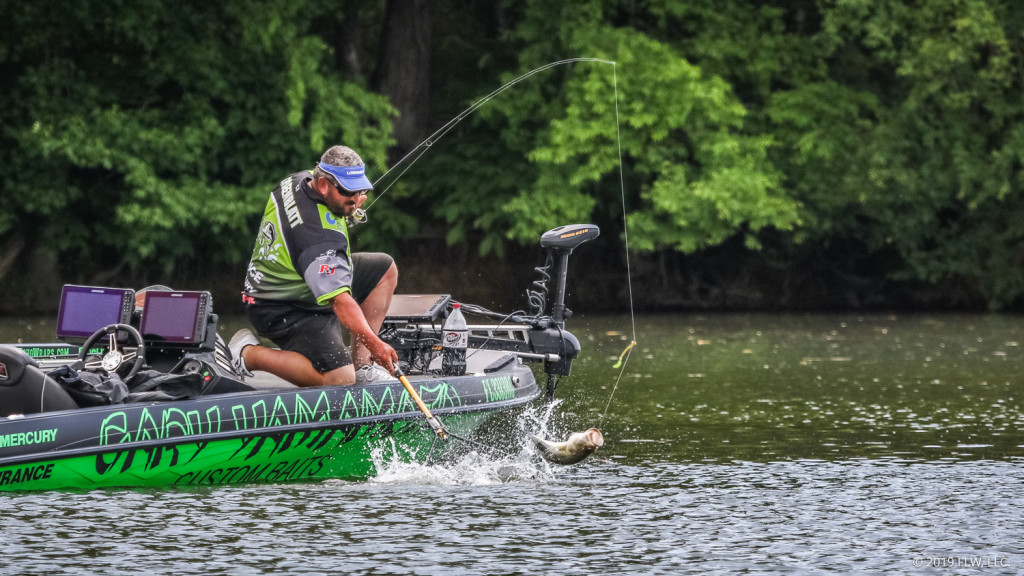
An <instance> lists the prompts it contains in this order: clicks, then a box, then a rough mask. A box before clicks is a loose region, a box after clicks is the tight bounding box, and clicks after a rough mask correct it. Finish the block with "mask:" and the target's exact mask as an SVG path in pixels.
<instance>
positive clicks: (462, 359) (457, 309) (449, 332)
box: [441, 303, 469, 376]
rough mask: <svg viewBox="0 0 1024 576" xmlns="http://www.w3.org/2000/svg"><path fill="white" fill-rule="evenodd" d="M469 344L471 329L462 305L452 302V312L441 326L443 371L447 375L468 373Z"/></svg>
mask: <svg viewBox="0 0 1024 576" xmlns="http://www.w3.org/2000/svg"><path fill="white" fill-rule="evenodd" d="M468 344H469V329H468V328H467V327H466V317H465V316H463V315H462V305H461V304H459V303H455V304H452V311H451V314H449V315H448V318H446V319H445V321H444V326H442V327H441V373H442V374H444V375H445V376H461V375H463V374H465V373H466V346H467V345H468Z"/></svg>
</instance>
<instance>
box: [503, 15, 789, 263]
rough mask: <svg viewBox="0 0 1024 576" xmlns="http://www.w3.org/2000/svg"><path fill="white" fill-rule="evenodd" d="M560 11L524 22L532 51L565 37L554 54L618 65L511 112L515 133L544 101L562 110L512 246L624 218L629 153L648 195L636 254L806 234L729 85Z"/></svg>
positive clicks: (585, 68)
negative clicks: (601, 216)
mask: <svg viewBox="0 0 1024 576" xmlns="http://www.w3.org/2000/svg"><path fill="white" fill-rule="evenodd" d="M597 4H599V3H590V4H588V5H587V6H589V7H591V8H593V7H595V6H596V5H597ZM551 10H554V11H556V12H558V13H557V14H551V13H550V12H544V11H542V10H540V9H539V8H538V9H537V10H536V14H535V18H534V19H533V20H530V21H528V22H526V23H524V25H523V26H522V27H521V30H522V32H521V33H522V35H523V37H524V39H525V40H527V41H530V40H532V39H535V38H547V39H549V40H548V41H549V42H550V39H551V38H556V37H558V34H564V35H565V36H564V37H562V38H560V40H561V41H562V43H563V45H555V46H551V47H550V48H548V47H544V50H552V51H556V50H560V49H561V50H564V51H567V52H570V53H575V54H582V55H587V56H589V57H594V58H599V59H602V60H606V61H613V62H614V63H615V64H614V65H612V64H600V63H594V62H586V63H579V64H576V65H574V69H573V71H572V74H571V75H569V76H568V77H567V79H566V81H565V84H564V86H563V87H561V94H559V95H558V97H557V98H552V97H551V96H550V95H548V94H545V93H544V86H543V85H530V86H529V87H525V88H524V89H523V90H524V91H528V90H532V91H533V94H532V95H529V96H527V97H526V98H524V100H525V101H526V102H528V103H530V104H531V105H530V106H520V107H516V108H514V109H509V108H504V109H503V111H504V112H505V113H506V114H508V115H509V123H510V125H511V126H512V127H514V128H515V127H517V126H520V125H528V124H529V123H530V122H532V121H533V120H534V118H535V117H536V110H537V109H538V106H537V105H538V104H539V103H540V102H542V101H549V102H552V101H553V102H555V103H557V105H554V106H552V105H549V108H552V109H553V110H552V113H553V114H554V116H553V118H552V120H551V121H550V125H549V128H548V129H547V130H544V131H542V133H543V134H544V140H542V141H540V142H537V143H535V144H534V147H533V148H532V150H530V151H529V158H530V159H531V161H533V162H534V164H535V166H536V168H537V172H538V175H537V177H536V180H535V181H534V183H533V187H532V189H528V190H524V191H522V192H521V193H520V194H519V195H517V197H516V198H514V199H513V200H512V201H510V202H509V203H508V204H507V205H506V207H505V209H506V211H507V212H508V213H509V214H510V215H511V216H512V217H513V224H512V227H511V229H510V235H511V236H512V237H514V238H517V239H520V240H522V241H530V240H532V239H534V238H536V236H537V234H538V232H539V231H542V230H544V229H547V228H550V227H552V226H555V225H557V224H559V223H564V222H570V221H587V220H591V219H593V214H592V213H593V210H594V209H595V206H597V205H598V204H599V203H600V202H602V201H603V203H604V204H605V205H606V206H607V208H608V209H607V210H606V211H607V212H613V211H612V210H610V208H611V207H612V206H615V210H614V212H618V213H621V207H620V206H617V205H616V204H615V201H616V200H618V199H619V196H620V194H621V190H620V179H619V178H618V176H619V165H620V159H619V154H620V148H619V142H621V155H622V163H623V171H626V170H628V171H629V173H630V175H631V178H630V180H631V182H632V183H633V185H635V186H636V187H637V188H638V189H639V191H640V194H641V203H640V204H639V206H637V207H635V208H634V209H633V210H631V211H630V214H629V217H630V219H629V226H630V227H631V230H630V231H631V232H632V233H633V234H632V235H631V240H632V241H633V242H634V243H633V247H634V248H639V249H644V250H655V249H660V248H664V247H668V248H673V249H676V250H680V251H682V252H687V253H689V252H694V251H696V250H699V249H701V248H704V247H707V246H713V245H716V244H720V243H721V242H723V241H725V240H726V239H728V238H730V237H733V236H735V235H737V234H739V235H743V236H744V237H745V239H746V243H747V245H748V246H749V247H751V248H757V247H758V246H759V242H758V240H757V237H756V233H757V232H758V231H760V230H761V229H763V228H765V227H773V228H778V229H782V230H788V229H791V228H793V227H794V226H795V225H796V224H797V221H798V218H797V206H796V204H795V202H793V201H792V200H791V199H790V198H788V197H787V196H786V195H785V194H784V193H782V190H781V189H780V188H779V185H778V183H779V174H778V173H777V172H776V170H775V169H774V168H773V167H772V165H771V164H770V163H769V162H768V161H767V150H768V147H769V145H770V142H771V140H770V138H767V137H764V136H759V135H756V134H751V133H749V132H747V131H746V130H745V128H744V117H745V115H746V110H745V108H744V107H743V106H742V104H741V103H740V102H739V101H738V100H737V98H736V97H735V96H734V94H733V93H732V90H731V89H730V87H729V85H728V84H727V83H726V82H724V81H723V80H722V79H721V78H719V77H715V76H708V75H706V74H705V73H703V72H702V71H701V69H700V68H699V67H697V66H694V65H693V64H691V63H690V62H688V61H687V60H686V59H685V58H683V57H682V56H681V55H680V54H679V53H678V52H677V51H676V50H674V49H673V48H672V47H671V46H669V45H666V44H664V43H661V42H658V41H656V40H654V39H652V38H650V37H648V36H646V35H643V34H639V33H637V32H636V31H634V30H631V29H629V28H611V27H608V26H604V25H602V24H601V23H600V22H599V21H589V19H591V18H595V17H596V16H595V14H596V13H597V11H596V9H592V10H590V11H588V10H586V9H583V10H580V7H579V6H578V5H573V6H572V7H568V8H552V9H551ZM551 28H555V30H552V29H551ZM539 45H540V46H543V42H542V43H540V44H539ZM537 46H538V45H537V44H531V48H529V49H526V50H524V53H523V54H524V56H523V61H524V67H526V66H531V65H533V64H534V63H535V62H537V61H539V60H543V59H544V58H546V57H547V56H546V55H544V54H541V53H539V52H541V51H542V50H541V49H540V48H538V47H537ZM616 95H617V99H616ZM518 113H522V114H523V116H519V115H518ZM519 131H523V130H522V129H520V130H519Z"/></svg>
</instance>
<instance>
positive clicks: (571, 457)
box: [530, 428, 604, 465]
mask: <svg viewBox="0 0 1024 576" xmlns="http://www.w3.org/2000/svg"><path fill="white" fill-rule="evenodd" d="M530 439H531V440H533V443H534V444H536V445H537V450H538V451H539V452H540V455H541V456H543V457H544V459H545V460H547V461H548V462H551V463H554V464H566V465H567V464H575V463H577V462H580V461H581V460H583V459H584V458H586V457H587V456H590V455H591V454H593V453H594V451H595V450H597V449H598V448H600V447H601V446H603V445H604V436H602V435H601V431H600V430H598V429H597V428H590V429H589V430H586V431H584V432H575V433H573V434H571V435H570V436H569V439H568V440H566V441H565V442H551V441H550V440H545V439H543V438H541V437H540V436H537V435H535V434H531V435H530Z"/></svg>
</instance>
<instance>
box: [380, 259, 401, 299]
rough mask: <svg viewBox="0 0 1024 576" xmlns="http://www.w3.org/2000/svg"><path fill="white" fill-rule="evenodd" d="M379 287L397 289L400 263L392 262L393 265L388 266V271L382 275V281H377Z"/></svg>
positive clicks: (392, 290)
mask: <svg viewBox="0 0 1024 576" xmlns="http://www.w3.org/2000/svg"><path fill="white" fill-rule="evenodd" d="M377 286H378V287H383V288H390V291H391V292H394V291H395V288H396V287H397V286H398V265H397V264H395V263H394V262H391V266H389V267H388V270H387V272H385V273H384V276H383V277H381V279H380V282H378V283H377Z"/></svg>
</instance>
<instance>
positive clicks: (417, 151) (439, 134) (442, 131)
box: [364, 58, 621, 212]
mask: <svg viewBox="0 0 1024 576" xmlns="http://www.w3.org/2000/svg"><path fill="white" fill-rule="evenodd" d="M575 62H597V63H600V64H610V65H611V66H612V67H613V69H614V67H615V62H614V61H612V60H602V59H600V58H567V59H565V60H559V61H557V62H550V63H548V64H545V65H543V66H540V67H538V68H534V69H533V70H530V71H529V72H526V73H525V74H523V75H521V76H519V77H517V78H515V79H513V80H510V81H509V82H506V83H505V84H504V85H502V86H500V87H499V88H496V89H495V90H493V91H492V92H491V93H490V94H488V95H486V96H484V97H483V98H481V99H480V100H477V101H476V102H475V103H473V105H472V106H470V107H469V108H466V109H465V110H463V111H462V112H460V113H459V114H458V115H457V116H455V117H454V118H452V119H451V120H449V121H448V122H447V123H446V124H445V125H444V126H441V127H440V128H438V129H437V130H436V131H434V133H433V134H431V135H430V136H427V137H426V138H425V139H424V140H423V141H422V142H420V143H419V144H417V145H416V147H415V148H413V149H412V150H410V151H409V152H408V153H406V155H405V156H403V157H402V159H401V160H399V161H398V162H396V163H395V165H394V166H392V167H391V168H389V169H388V170H387V171H386V172H384V173H383V174H381V175H380V177H378V178H377V180H376V181H374V182H373V187H374V189H375V190H376V188H377V186H378V185H379V184H380V182H381V181H384V179H385V178H387V177H388V175H389V174H391V173H392V172H393V171H395V170H396V169H398V167H400V166H402V165H403V164H405V163H406V161H407V160H409V162H408V165H405V166H404V168H403V169H402V171H401V172H400V173H399V174H398V175H397V176H395V178H394V179H393V180H391V182H390V183H388V185H387V186H386V187H385V188H384V189H383V190H381V191H380V193H378V194H375V195H374V199H373V201H371V202H370V205H369V206H367V207H366V209H369V208H372V207H373V205H374V203H376V202H377V200H380V199H381V197H383V196H384V194H386V193H387V191H388V190H390V189H391V187H392V186H393V185H394V184H395V182H398V181H399V180H400V179H401V178H402V176H403V175H405V173H406V172H408V171H409V169H410V168H412V166H413V164H415V163H416V162H417V161H418V160H419V159H420V156H422V155H423V154H424V153H426V151H427V149H428V148H430V147H431V146H433V145H434V144H436V143H437V142H438V141H439V140H441V139H442V138H444V136H445V135H446V134H448V132H451V130H452V129H453V128H455V127H456V126H457V125H458V124H459V123H460V122H462V121H463V120H465V119H466V118H467V117H468V116H469V115H470V114H472V113H473V112H475V111H476V110H477V109H478V108H480V107H481V106H483V105H484V104H486V103H487V102H489V101H490V100H491V99H493V98H494V97H496V96H498V95H499V94H501V93H502V92H504V91H506V90H508V89H509V88H511V87H513V86H515V85H516V84H518V83H520V82H522V81H523V80H526V79H527V78H529V77H531V76H533V75H535V74H539V73H541V72H543V71H545V70H548V69H551V68H554V67H556V66H564V65H566V64H572V63H575ZM616 115H618V102H616ZM616 124H617V122H616ZM616 129H617V128H616ZM620 157H621V152H620ZM410 158H411V160H410ZM364 212H365V210H364Z"/></svg>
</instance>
